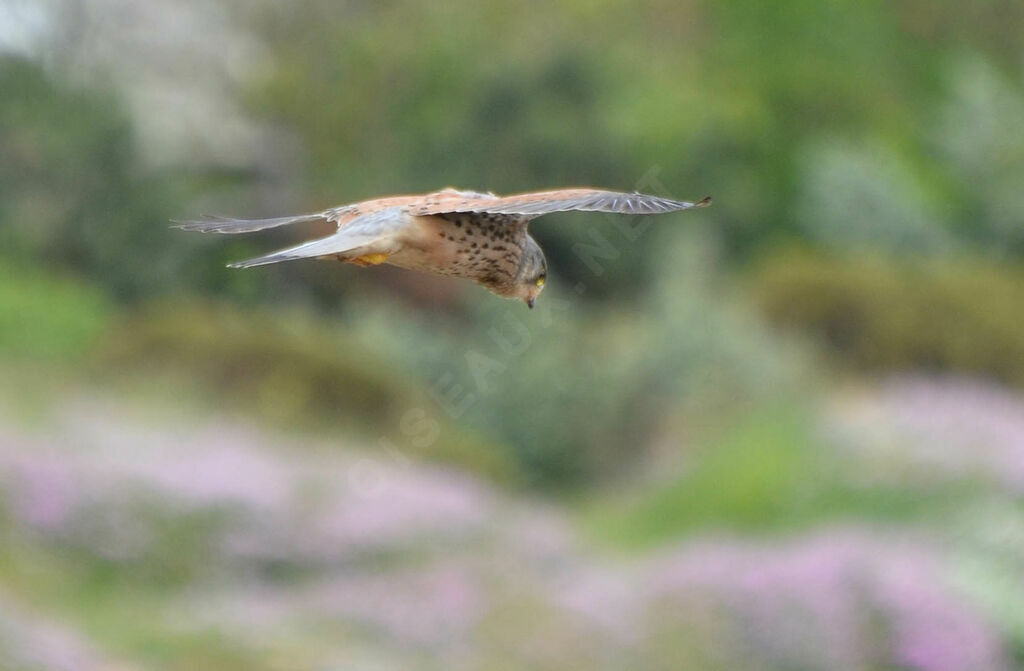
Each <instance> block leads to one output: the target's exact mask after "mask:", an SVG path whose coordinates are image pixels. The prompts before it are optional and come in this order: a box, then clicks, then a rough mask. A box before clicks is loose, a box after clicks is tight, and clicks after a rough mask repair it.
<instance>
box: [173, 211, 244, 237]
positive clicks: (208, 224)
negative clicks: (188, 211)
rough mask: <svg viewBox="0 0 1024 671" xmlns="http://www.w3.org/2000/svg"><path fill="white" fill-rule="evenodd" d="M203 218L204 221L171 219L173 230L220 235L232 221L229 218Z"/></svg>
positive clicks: (205, 216)
mask: <svg viewBox="0 0 1024 671" xmlns="http://www.w3.org/2000/svg"><path fill="white" fill-rule="evenodd" d="M202 216H203V218H202V219H185V220H180V219H171V228H178V229H181V230H183V231H199V232H200V233H215V232H216V233H220V232H221V229H222V228H223V227H224V226H225V224H227V223H230V221H231V220H230V219H228V218H227V217H211V216H208V215H202Z"/></svg>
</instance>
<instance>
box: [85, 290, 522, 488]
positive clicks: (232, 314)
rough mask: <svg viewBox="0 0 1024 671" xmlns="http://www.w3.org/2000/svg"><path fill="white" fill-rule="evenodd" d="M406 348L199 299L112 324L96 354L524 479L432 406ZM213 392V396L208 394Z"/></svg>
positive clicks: (121, 369) (419, 454)
mask: <svg viewBox="0 0 1024 671" xmlns="http://www.w3.org/2000/svg"><path fill="white" fill-rule="evenodd" d="M399 361H400V357H399V356H397V355H391V354H389V353H388V352H386V351H380V350H374V349H372V348H368V347H365V346H364V345H363V344H361V343H360V342H358V341H357V339H355V338H353V337H351V336H350V335H348V334H347V333H346V332H345V331H344V330H342V329H341V328H339V327H337V326H332V325H331V323H330V322H327V321H324V320H317V319H315V318H314V317H312V316H311V315H310V314H308V313H305V312H302V311H293V312H291V313H271V312H263V311H259V310H241V309H237V308H234V307H230V306H227V305H218V304H215V303H209V302H204V301H199V300H194V299H193V300H177V301H166V302H158V303H155V304H152V305H149V306H147V307H145V308H141V309H139V310H137V311H135V312H133V313H132V314H130V315H129V316H127V317H125V318H124V319H122V320H121V321H120V323H119V324H117V325H116V326H115V327H114V328H112V329H111V333H110V335H109V337H107V338H106V339H105V340H104V342H103V343H102V346H101V347H100V348H99V350H98V352H97V353H96V355H95V356H94V362H95V365H96V367H97V368H98V369H99V371H101V372H100V374H101V375H107V376H110V375H114V376H117V375H124V376H126V377H128V378H132V377H137V376H139V375H148V374H151V373H155V374H157V375H159V376H165V377H167V376H169V377H171V378H173V377H175V376H179V375H180V376H184V377H186V378H187V381H186V382H185V384H186V386H189V387H193V388H194V387H196V383H197V382H198V388H200V389H203V390H204V391H203V392H202V393H203V394H209V395H211V396H215V397H216V398H217V399H218V402H219V403H222V404H224V405H225V406H234V407H237V408H240V409H243V410H250V411H255V412H256V413H257V414H258V415H260V416H261V417H263V418H265V419H268V420H270V421H271V422H281V423H285V424H295V423H298V424H308V423H312V424H316V425H321V426H324V425H326V426H330V427H331V428H332V430H335V429H336V428H337V427H339V426H342V427H344V428H345V429H347V431H346V433H345V435H346V436H347V437H349V438H351V437H352V436H363V438H364V439H365V441H367V442H368V443H369V444H370V445H372V446H374V447H375V448H378V449H380V450H382V451H385V452H391V456H392V457H393V458H396V459H398V460H400V461H404V460H407V459H410V458H424V459H428V460H433V461H441V462H448V463H455V464H458V465H459V466H460V467H461V468H463V469H465V470H468V471H471V472H475V473H479V474H484V475H487V476H488V477H490V478H492V479H494V480H497V481H499V482H506V483H508V482H512V481H515V480H516V479H517V475H516V468H515V466H514V465H513V464H512V462H511V461H510V460H509V459H507V458H506V457H504V456H502V453H501V452H500V451H499V450H498V449H497V446H496V444H495V442H494V441H493V440H489V439H488V438H487V436H485V435H480V434H478V433H476V432H473V431H470V430H468V429H465V428H463V427H461V426H459V425H457V424H456V423H453V422H450V421H449V420H448V418H447V417H446V416H445V415H444V414H442V413H437V412H435V413H428V412H427V411H426V410H424V409H425V408H433V402H432V401H431V400H430V398H429V397H428V395H427V391H426V389H425V387H424V384H423V382H422V380H421V379H420V378H418V377H417V376H416V375H415V374H411V375H410V374H409V373H408V371H403V370H402V368H401V366H400V365H399V364H398V362H399ZM204 398H205V396H204Z"/></svg>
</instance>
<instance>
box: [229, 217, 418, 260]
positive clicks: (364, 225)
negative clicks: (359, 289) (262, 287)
mask: <svg viewBox="0 0 1024 671" xmlns="http://www.w3.org/2000/svg"><path fill="white" fill-rule="evenodd" d="M403 225H404V222H403V215H402V208H400V207H392V208H387V209H384V210H378V211H377V212H371V213H370V214H365V215H363V216H361V217H357V218H355V219H353V220H351V221H350V222H348V223H347V224H346V225H345V226H343V227H342V228H340V229H339V230H338V232H337V233H335V234H333V235H329V236H327V237H326V238H319V239H317V240H311V241H309V242H305V243H303V244H301V245H296V246H295V247H289V248H287V249H281V250H278V251H276V252H272V253H270V254H267V255H266V256H258V257H256V258H254V259H246V260H245V261H237V262H235V263H231V264H228V268H252V267H253V266H265V265H267V264H269V263H279V262H281V261H292V260H294V259H308V258H318V257H322V256H327V257H331V256H342V257H346V258H347V257H350V256H360V255H362V254H391V253H393V252H394V250H395V242H394V234H395V233H396V232H397V231H399V230H401V228H402V226H403Z"/></svg>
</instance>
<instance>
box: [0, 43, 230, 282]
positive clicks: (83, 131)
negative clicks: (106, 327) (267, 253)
mask: <svg viewBox="0 0 1024 671" xmlns="http://www.w3.org/2000/svg"><path fill="white" fill-rule="evenodd" d="M0 91H2V92H3V94H2V95H0V147H3V150H2V151H0V247H2V249H3V250H4V253H5V255H8V256H10V257H15V258H26V259H33V260H35V261H36V262H41V263H46V264H52V265H55V266H58V267H60V268H62V269H64V270H68V269H70V270H72V271H73V272H75V273H77V274H80V275H82V276H84V277H89V278H90V280H92V281H93V282H95V283H96V284H98V285H100V286H102V287H104V288H106V289H107V290H109V292H110V293H112V294H113V295H115V296H118V297H120V298H139V297H142V296H146V295H151V294H154V293H159V292H162V291H167V290H168V289H171V288H177V287H200V286H201V287H203V288H204V289H206V290H210V289H215V288H217V287H218V286H220V287H223V286H224V284H225V283H226V281H227V278H226V276H225V275H224V273H222V272H220V271H221V269H220V267H219V266H220V263H218V261H219V258H217V260H215V258H216V257H219V254H220V253H221V252H220V250H217V251H216V252H214V253H211V251H206V252H202V251H201V250H202V247H201V245H202V244H203V242H202V241H201V240H200V239H198V238H197V236H185V235H180V234H179V233H180V232H178V231H171V230H170V229H169V228H168V219H169V218H170V216H171V215H172V213H174V212H175V206H174V204H173V202H174V198H175V197H176V196H177V195H179V193H180V192H181V191H182V190H181V189H178V188H176V187H175V185H174V183H173V182H172V181H171V180H170V179H169V178H168V177H167V176H166V175H160V174H155V173H152V172H149V171H147V170H145V169H144V167H143V165H142V163H143V162H142V161H141V157H140V156H138V153H137V148H136V143H135V140H134V135H133V129H132V126H131V124H130V123H129V121H128V119H127V116H126V114H124V113H123V112H122V110H121V107H120V105H119V104H118V103H119V101H118V100H117V99H116V97H115V96H114V95H113V94H112V93H111V92H110V91H104V90H91V89H84V88H80V87H76V86H72V85H70V84H67V83H65V82H61V81H58V80H57V79H55V78H53V77H51V76H49V75H48V74H47V73H46V71H44V70H43V68H41V67H39V66H38V65H37V64H34V63H30V62H28V61H23V60H21V59H18V58H13V57H10V56H3V55H0ZM207 250H212V248H210V247H207ZM215 255H216V256H215Z"/></svg>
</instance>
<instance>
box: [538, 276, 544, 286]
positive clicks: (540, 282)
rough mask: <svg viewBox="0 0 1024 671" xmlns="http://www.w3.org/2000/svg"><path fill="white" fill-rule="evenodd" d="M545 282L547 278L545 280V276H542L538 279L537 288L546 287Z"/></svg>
mask: <svg viewBox="0 0 1024 671" xmlns="http://www.w3.org/2000/svg"><path fill="white" fill-rule="evenodd" d="M544 280H545V278H544V276H543V275H541V276H540V277H538V278H537V286H538V287H542V286H544Z"/></svg>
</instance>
